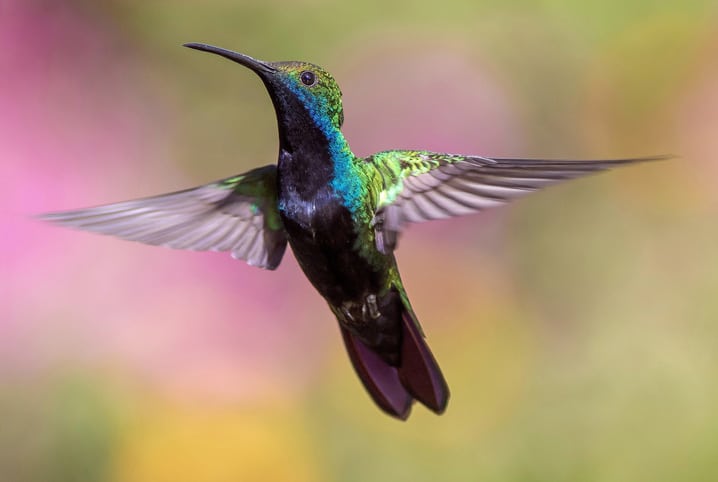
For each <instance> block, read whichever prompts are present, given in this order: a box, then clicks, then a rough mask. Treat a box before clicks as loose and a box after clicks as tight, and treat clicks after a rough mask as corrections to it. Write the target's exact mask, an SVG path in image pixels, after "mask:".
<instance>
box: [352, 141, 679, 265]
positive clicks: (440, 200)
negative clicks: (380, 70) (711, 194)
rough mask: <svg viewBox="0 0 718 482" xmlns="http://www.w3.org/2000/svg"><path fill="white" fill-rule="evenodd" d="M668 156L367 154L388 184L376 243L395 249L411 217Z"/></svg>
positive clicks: (451, 212)
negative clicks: (578, 157) (550, 157)
mask: <svg viewBox="0 0 718 482" xmlns="http://www.w3.org/2000/svg"><path fill="white" fill-rule="evenodd" d="M665 158H666V157H665V156H659V157H644V158H633V159H610V160H588V161H587V160H583V161H569V160H544V159H499V158H488V157H479V156H460V155H452V154H440V153H434V152H426V151H384V152H379V153H377V154H374V155H373V156H370V157H368V158H367V159H366V161H367V162H369V163H371V164H372V168H373V169H372V170H373V171H374V172H375V173H376V174H375V175H376V176H378V177H380V179H379V182H380V185H381V186H383V187H382V190H381V191H380V192H379V195H378V200H377V206H376V215H375V218H374V225H375V232H376V236H375V237H376V244H377V248H378V249H379V250H380V251H382V252H388V251H390V250H391V249H393V248H394V247H395V245H396V238H397V235H398V233H399V231H401V229H402V227H403V225H404V224H406V223H409V222H421V221H428V220H431V219H443V218H448V217H452V216H460V215H463V214H470V213H475V212H479V211H482V210H484V209H487V208H491V207H494V206H498V205H501V204H504V203H506V202H508V201H510V200H512V199H514V198H517V197H520V196H524V195H526V194H528V193H531V192H534V191H536V190H538V189H541V188H543V187H546V186H550V185H552V184H556V183H558V182H561V181H564V180H568V179H574V178H577V177H581V176H585V175H587V174H591V173H593V172H597V171H603V170H606V169H609V168H612V167H616V166H621V165H626V164H632V163H635V162H641V161H652V160H658V159H665Z"/></svg>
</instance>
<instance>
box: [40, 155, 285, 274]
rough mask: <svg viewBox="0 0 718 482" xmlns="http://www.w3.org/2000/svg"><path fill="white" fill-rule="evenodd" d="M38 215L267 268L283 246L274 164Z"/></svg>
mask: <svg viewBox="0 0 718 482" xmlns="http://www.w3.org/2000/svg"><path fill="white" fill-rule="evenodd" d="M41 218H42V219H44V220H47V221H51V222H54V223H57V224H61V225H64V226H68V227H72V228H77V229H83V230H86V231H92V232H96V233H101V234H109V235H113V236H117V237H119V238H123V239H128V240H132V241H139V242H142V243H147V244H154V245H160V246H168V247H171V248H178V249H190V250H196V251H231V252H232V256H233V257H235V258H238V259H243V260H245V261H247V263H249V264H250V265H252V266H258V267H260V268H266V269H275V268H276V267H277V266H278V265H279V263H280V261H281V260H282V255H283V254H284V251H285V249H286V247H287V238H286V235H285V232H284V227H283V225H282V221H281V218H280V217H279V212H278V210H277V168H276V166H274V165H269V166H264V167H260V168H257V169H253V170H251V171H249V172H246V173H244V174H241V175H239V176H234V177H230V178H227V179H223V180H221V181H217V182H213V183H211V184H206V185H204V186H199V187H196V188H193V189H187V190H184V191H178V192H173V193H170V194H163V195H160V196H154V197H148V198H143V199H135V200H132V201H125V202H119V203H116V204H108V205H105V206H98V207H93V208H88V209H79V210H76V211H64V212H57V213H49V214H45V215H43V216H41Z"/></svg>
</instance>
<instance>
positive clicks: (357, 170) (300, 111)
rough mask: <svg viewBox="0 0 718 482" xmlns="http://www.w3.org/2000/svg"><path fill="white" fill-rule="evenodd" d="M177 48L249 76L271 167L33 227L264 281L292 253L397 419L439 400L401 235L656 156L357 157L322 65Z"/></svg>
mask: <svg viewBox="0 0 718 482" xmlns="http://www.w3.org/2000/svg"><path fill="white" fill-rule="evenodd" d="M185 46H186V47H189V48H192V49H196V50H202V51H205V52H211V53H214V54H217V55H220V56H222V57H225V58H227V59H230V60H233V61H234V62H237V63H239V64H241V65H243V66H245V67H247V68H249V69H250V70H252V71H253V72H255V73H256V74H257V75H258V76H259V78H260V79H261V80H262V82H263V83H264V85H265V87H266V88H267V91H268V92H269V96H270V98H271V99H272V103H273V104H274V109H275V111H276V115H277V123H278V128H279V157H278V160H277V164H269V165H266V166H263V167H258V168H256V169H253V170H251V171H249V172H246V173H244V174H239V175H236V176H232V177H228V178H226V179H222V180H220V181H217V182H213V183H210V184H206V185H204V186H199V187H196V188H193V189H187V190H184V191H179V192H174V193H170V194H163V195H160V196H154V197H148V198H143V199H137V200H133V201H126V202H120V203H116V204H109V205H104V206H99V207H93V208H88V209H80V210H75V211H66V212H58V213H50V214H46V215H44V216H43V218H44V219H46V220H48V221H52V222H55V223H58V224H62V225H65V226H70V227H74V228H79V229H84V230H87V231H94V232H97V233H102V234H111V235H114V236H117V237H120V238H124V239H128V240H133V241H140V242H143V243H147V244H153V245H161V246H169V247H171V248H179V249H191V250H211V251H229V252H231V253H232V256H233V257H234V258H237V259H242V260H245V261H246V262H247V263H249V264H250V265H252V266H258V267H260V268H264V269H269V270H273V269H275V268H277V266H278V265H279V263H280V262H281V260H282V256H283V255H284V251H285V249H286V247H287V244H289V245H290V246H291V247H292V250H293V252H294V255H295V257H296V259H297V261H298V263H299V265H300V266H301V268H302V270H303V271H304V273H305V275H306V276H307V278H308V279H309V281H310V282H311V283H312V285H314V287H315V288H316V290H317V291H318V292H319V293H320V294H321V295H322V296H323V297H324V299H325V300H326V301H327V303H328V304H329V308H330V309H331V310H332V313H334V316H335V317H336V318H337V321H338V322H339V329H340V331H341V335H342V338H343V340H344V344H345V346H346V349H347V352H348V353H349V358H350V359H351V362H352V364H353V365H354V369H355V370H356V373H357V375H358V376H359V378H360V379H361V381H362V383H363V384H364V387H365V388H366V390H367V391H368V392H369V395H370V396H371V397H372V399H373V400H374V402H376V404H377V405H378V406H379V407H380V408H381V409H382V410H384V411H385V412H386V413H388V414H389V415H392V416H394V417H397V418H400V419H402V420H404V419H406V418H407V417H408V416H409V412H410V410H411V406H412V403H413V402H414V400H418V401H419V402H421V403H422V404H424V405H425V406H426V407H428V408H429V409H430V410H432V411H434V412H436V413H437V414H441V413H443V412H444V410H445V408H446V404H447V402H448V399H449V389H448V386H447V383H446V381H445V379H444V376H443V375H442V373H441V370H440V369H439V366H438V364H437V362H436V360H435V359H434V356H433V355H432V353H431V351H430V350H429V347H428V346H427V344H426V342H425V341H424V334H423V332H422V330H421V328H420V326H419V322H418V320H417V318H416V315H415V314H414V311H413V310H412V308H411V304H410V303H409V298H408V297H407V294H406V291H405V290H404V286H403V284H402V281H401V278H400V276H399V269H398V267H397V263H396V259H395V257H394V250H395V248H396V246H397V237H398V235H399V233H400V232H401V231H402V229H403V228H404V226H405V225H406V224H407V223H411V222H421V221H428V220H431V219H442V218H448V217H452V216H458V215H463V214H470V213H475V212H478V211H482V210H484V209H487V208H490V207H493V206H498V205H501V204H503V203H506V202H508V201H509V200H511V199H513V198H516V197H519V196H523V195H524V194H528V193H530V192H533V191H536V190H538V189H540V188H543V187H545V186H549V185H552V184H556V183H558V182H560V181H563V180H567V179H573V178H577V177H580V176H583V175H586V174H590V173H592V172H596V171H602V170H605V169H609V168H611V167H615V166H621V165H625V164H631V163H634V162H639V161H647V160H655V159H659V157H647V158H636V159H614V160H589V161H586V160H584V161H566V160H539V159H498V158H489V157H484V156H474V155H453V154H441V153H434V152H427V151H413V150H392V151H384V152H379V153H376V154H373V155H371V156H369V157H365V158H360V157H357V156H355V155H354V154H353V153H352V151H351V149H350V148H349V145H348V144H347V141H346V139H345V138H344V135H343V134H342V132H341V127H342V123H343V121H344V111H343V108H342V101H341V96H342V94H341V90H340V89H339V86H338V85H337V83H336V81H335V80H334V78H333V77H332V76H331V75H330V74H329V73H328V72H327V71H325V70H324V69H322V68H321V67H319V66H317V65H314V64H310V63H307V62H263V61H260V60H257V59H254V58H252V57H249V56H247V55H244V54H241V53H238V52H233V51H230V50H225V49H222V48H219V47H214V46H211V45H206V44H200V43H188V44H185Z"/></svg>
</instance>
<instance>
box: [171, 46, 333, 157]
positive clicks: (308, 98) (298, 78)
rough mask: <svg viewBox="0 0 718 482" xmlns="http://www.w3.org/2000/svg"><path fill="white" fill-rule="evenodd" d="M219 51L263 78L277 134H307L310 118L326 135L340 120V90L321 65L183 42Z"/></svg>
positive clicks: (285, 137)
mask: <svg viewBox="0 0 718 482" xmlns="http://www.w3.org/2000/svg"><path fill="white" fill-rule="evenodd" d="M184 46H185V47H189V48H192V49H196V50H202V51H205V52H210V53H213V54H217V55H220V56H222V57H225V58H227V59H230V60H232V61H234V62H237V63H239V64H241V65H244V66H245V67H247V68H249V69H251V70H252V71H253V72H255V73H256V74H257V75H258V76H259V77H260V78H261V79H262V81H263V82H264V85H265V86H266V87H267V90H268V91H269V96H270V97H271V98H272V102H273V103H274V108H275V110H276V112H277V121H278V124H279V132H280V138H281V139H282V140H283V141H285V144H291V143H292V142H291V139H292V138H299V137H302V136H303V137H305V138H306V136H307V133H306V127H307V125H309V124H307V122H309V121H310V122H312V123H313V124H314V125H315V126H316V127H317V128H318V130H319V131H321V132H322V133H323V134H324V135H325V136H326V137H332V136H333V135H335V134H336V133H337V132H338V131H339V129H341V127H342V124H343V123H344V109H343V107H342V92H341V90H340V89H339V86H338V85H337V83H336V81H335V80H334V78H333V77H332V76H331V75H330V74H329V73H328V72H327V71H326V70H324V69H323V68H321V67H319V66H318V65H314V64H310V63H308V62H297V61H290V62H264V61H261V60H257V59H254V58H252V57H250V56H248V55H244V54H241V53H238V52H233V51H231V50H226V49H223V48H220V47H214V46H212V45H206V44H200V43H188V44H185V45H184Z"/></svg>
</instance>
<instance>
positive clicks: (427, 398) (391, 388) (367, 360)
mask: <svg viewBox="0 0 718 482" xmlns="http://www.w3.org/2000/svg"><path fill="white" fill-rule="evenodd" d="M340 328H341V332H342V337H343V339H344V344H345V345H346V348H347V352H348V353H349V358H350V359H351V361H352V365H354V370H355V371H356V373H357V375H358V376H359V378H360V379H361V381H362V383H363V384H364V387H365V388H366V390H367V391H368V392H369V395H370V396H371V397H372V399H374V402H375V403H376V404H377V405H378V406H379V408H381V409H382V410H384V411H385V412H386V413H388V414H389V415H391V416H393V417H397V418H399V419H401V420H406V419H407V417H408V416H409V413H410V411H411V405H412V402H413V401H414V399H416V400H418V401H419V402H421V403H422V404H423V405H425V406H426V407H427V408H429V409H430V410H432V411H433V412H435V413H437V414H441V413H443V412H444V410H445V409H446V404H447V402H448V401H449V387H448V386H447V384H446V380H445V379H444V376H443V375H442V373H441V369H439V365H438V364H437V363H436V360H435V359H434V356H433V355H432V354H431V350H429V347H428V346H427V344H426V342H425V341H424V337H423V335H422V333H421V331H420V330H419V325H418V323H417V321H416V319H415V317H414V315H413V313H412V312H411V310H410V309H408V308H407V307H405V306H404V305H403V304H402V311H401V343H400V345H399V350H400V357H399V363H398V365H397V366H393V365H391V364H390V363H389V362H387V361H386V360H385V359H384V358H382V357H381V356H379V355H378V354H377V353H376V352H375V351H373V350H372V349H371V348H369V347H368V346H367V345H366V344H365V343H364V342H362V341H361V340H360V339H359V338H358V337H357V336H356V335H354V334H352V333H351V332H350V331H349V330H347V329H346V328H344V327H342V326H340Z"/></svg>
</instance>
